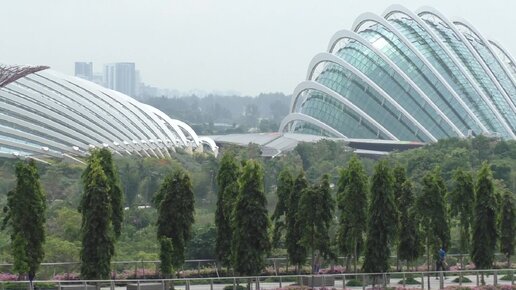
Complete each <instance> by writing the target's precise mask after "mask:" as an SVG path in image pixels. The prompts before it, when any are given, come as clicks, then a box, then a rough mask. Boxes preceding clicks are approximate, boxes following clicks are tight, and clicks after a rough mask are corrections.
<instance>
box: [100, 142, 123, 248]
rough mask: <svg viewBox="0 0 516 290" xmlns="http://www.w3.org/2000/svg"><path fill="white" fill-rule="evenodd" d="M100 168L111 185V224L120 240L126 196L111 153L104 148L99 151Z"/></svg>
mask: <svg viewBox="0 0 516 290" xmlns="http://www.w3.org/2000/svg"><path fill="white" fill-rule="evenodd" d="M98 154H99V159H100V166H101V167H102V170H104V174H106V177H107V180H108V183H109V197H110V201H111V210H112V214H111V223H112V224H113V231H114V232H115V237H116V238H119V237H120V234H121V233H122V224H123V222H124V194H123V191H122V187H121V185H120V176H119V173H118V169H117V168H116V166H115V164H114V163H113V157H112V154H111V151H109V149H107V148H102V149H100V150H99V151H98Z"/></svg>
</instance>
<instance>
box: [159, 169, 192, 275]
mask: <svg viewBox="0 0 516 290" xmlns="http://www.w3.org/2000/svg"><path fill="white" fill-rule="evenodd" d="M154 203H155V206H156V208H157V210H158V221H157V236H158V240H161V239H163V238H169V239H170V240H171V242H172V266H173V267H174V268H175V269H177V268H179V267H181V266H182V265H183V263H184V261H185V246H186V243H187V242H188V241H189V240H190V238H191V235H192V224H193V223H194V210H195V209H194V193H193V190H192V182H191V181H190V176H188V174H187V173H186V172H185V171H184V170H183V169H177V170H175V171H173V172H171V173H170V174H168V175H167V176H166V177H165V180H164V181H163V183H162V184H161V187H160V189H159V191H158V193H157V194H156V197H155V199H154Z"/></svg>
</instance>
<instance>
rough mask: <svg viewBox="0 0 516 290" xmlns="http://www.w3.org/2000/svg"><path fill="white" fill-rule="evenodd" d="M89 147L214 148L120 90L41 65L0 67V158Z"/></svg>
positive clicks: (141, 152)
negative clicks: (104, 86) (107, 87)
mask: <svg viewBox="0 0 516 290" xmlns="http://www.w3.org/2000/svg"><path fill="white" fill-rule="evenodd" d="M95 147H107V148H110V149H111V150H112V151H113V152H114V153H115V154H118V155H133V156H142V157H159V158H164V157H170V152H171V151H174V150H175V148H185V149H186V150H196V151H202V150H204V148H206V149H207V150H209V151H212V152H214V153H215V154H216V153H217V150H218V147H217V146H216V145H215V142H214V141H213V140H212V139H210V138H207V137H199V136H197V134H196V133H195V132H194V131H193V130H192V128H191V127H190V126H188V125H187V124H185V123H184V122H181V121H179V120H174V119H171V118H169V117H168V116H167V115H166V114H164V113H163V112H161V111H159V110H158V109H156V108H154V107H151V106H149V105H146V104H143V103H140V102H138V101H136V100H134V99H132V98H131V97H129V96H126V95H124V94H122V93H119V92H116V91H113V90H110V89H106V88H103V87H101V86H99V85H96V84H94V83H92V82H89V81H86V80H83V79H80V78H77V77H71V76H67V75H63V74H60V73H58V72H56V71H53V70H50V69H49V68H48V67H46V66H37V67H34V66H32V67H31V66H0V157H18V158H24V157H29V156H30V157H31V158H34V159H37V158H40V157H45V156H46V157H56V158H69V159H72V160H75V161H79V162H81V159H80V158H78V157H81V156H86V155H88V151H89V149H90V148H95Z"/></svg>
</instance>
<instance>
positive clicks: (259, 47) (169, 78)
mask: <svg viewBox="0 0 516 290" xmlns="http://www.w3.org/2000/svg"><path fill="white" fill-rule="evenodd" d="M396 3H399V4H402V5H404V6H406V7H407V8H409V9H411V10H415V9H417V8H419V7H421V6H424V5H425V4H427V3H428V2H426V1H420V0H415V1H414V0H413V1H408V0H403V1H396ZM324 4H325V5H321V3H320V2H319V1H296V2H295V3H294V2H273V1H262V2H260V3H252V2H249V1H219V2H215V1H209V0H200V1H195V2H186V1H160V0H156V1H152V2H150V3H148V4H146V5H141V2H139V1H124V2H123V6H122V2H121V1H110V2H105V1H88V2H79V1H70V2H69V1H64V0H56V1H52V2H50V1H30V0H22V1H16V2H9V3H8V4H6V5H4V9H2V11H0V17H1V18H2V19H3V21H4V22H5V23H17V25H16V26H6V25H4V27H9V28H8V29H5V30H4V31H3V35H4V38H5V39H9V40H10V41H6V42H5V43H4V44H3V45H2V47H0V55H2V58H0V62H1V63H5V64H41V65H49V66H51V67H52V68H54V69H56V70H60V71H63V72H65V73H69V74H73V70H74V67H73V63H74V62H75V61H81V60H84V61H87V62H93V63H114V62H134V63H136V64H137V65H138V67H139V70H140V71H141V73H142V76H141V78H142V79H143V80H145V83H148V84H150V85H152V86H155V87H160V88H170V89H175V90H178V91H193V90H203V91H208V92H210V91H231V92H239V93H241V94H243V95H251V96H254V95H257V94H259V93H260V92H282V93H285V94H291V93H292V91H293V90H294V88H295V86H296V84H297V83H299V81H300V80H303V79H304V78H305V70H306V66H307V64H308V63H309V61H310V59H311V57H312V56H313V55H314V54H316V53H317V52H320V51H321V50H324V49H325V48H326V45H327V41H328V39H329V37H331V35H333V33H334V32H335V31H338V30H340V29H346V28H348V27H350V26H351V25H352V23H353V21H354V19H356V18H357V17H358V16H359V15H360V14H362V13H363V12H366V11H370V12H373V13H375V14H381V13H383V11H384V10H385V9H386V8H387V7H388V6H390V5H391V4H394V2H392V1H362V2H359V3H356V2H350V1H325V2H324ZM432 6H433V7H435V8H436V9H438V10H439V11H442V12H443V13H444V14H446V15H449V16H450V17H451V18H457V17H458V18H461V17H463V18H466V19H467V20H469V22H471V23H475V26H476V28H478V29H479V30H481V31H483V32H485V34H486V35H487V36H489V37H490V38H493V39H496V40H497V41H499V42H500V43H501V44H502V45H504V47H506V48H507V50H508V51H509V52H511V53H513V52H515V51H516V39H513V38H511V37H509V36H508V35H507V34H506V33H505V32H506V30H504V29H503V28H504V27H510V26H511V15H510V12H511V11H513V10H514V8H516V3H514V2H512V1H501V0H500V1H491V2H489V5H487V3H486V2H471V1H442V0H438V1H433V3H432ZM27 7H29V9H27ZM465 8H467V9H465ZM502 8H503V9H502ZM79 10H80V11H82V12H83V15H87V17H86V18H82V19H81V21H77V19H76V18H75V17H73V15H74V13H75V11H79ZM20 15H24V17H26V18H31V19H37V18H41V15H44V16H45V17H44V18H41V21H40V23H39V24H38V25H31V24H30V23H24V22H19V21H16V19H18V18H19V17H20ZM493 18H496V19H497V21H492V19H493ZM285 19H288V20H289V21H285Z"/></svg>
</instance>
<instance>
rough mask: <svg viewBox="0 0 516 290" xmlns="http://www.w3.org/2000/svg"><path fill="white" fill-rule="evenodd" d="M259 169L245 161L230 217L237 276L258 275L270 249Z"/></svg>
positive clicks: (265, 204) (249, 161)
mask: <svg viewBox="0 0 516 290" xmlns="http://www.w3.org/2000/svg"><path fill="white" fill-rule="evenodd" d="M263 183H264V179H263V169H262V166H261V165H260V164H259V163H258V162H256V161H254V160H248V161H247V162H245V164H244V166H243V168H242V174H241V175H240V177H239V178H238V185H239V191H238V197H237V199H236V201H235V208H234V212H233V215H232V228H233V236H232V237H233V240H232V248H231V253H232V261H233V269H235V271H236V272H237V273H238V274H239V275H245V276H251V275H257V274H258V273H259V272H260V271H261V270H262V269H263V267H264V266H265V258H266V255H267V253H268V251H269V250H270V246H271V244H270V240H269V233H268V229H269V217H268V213H267V207H266V206H267V199H266V198H265V193H264V184H263Z"/></svg>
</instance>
